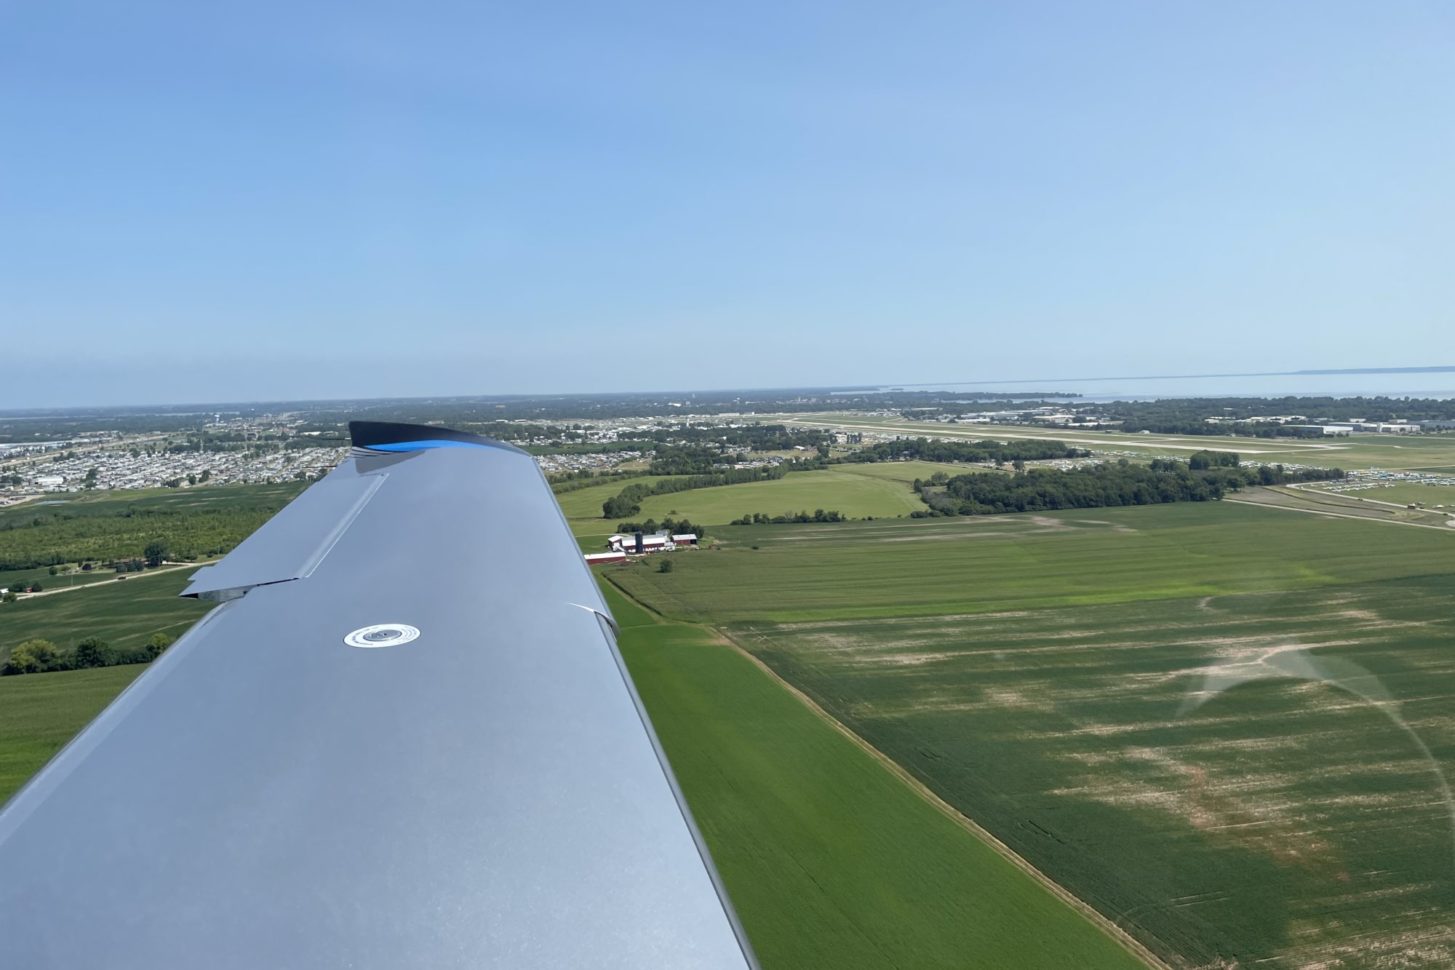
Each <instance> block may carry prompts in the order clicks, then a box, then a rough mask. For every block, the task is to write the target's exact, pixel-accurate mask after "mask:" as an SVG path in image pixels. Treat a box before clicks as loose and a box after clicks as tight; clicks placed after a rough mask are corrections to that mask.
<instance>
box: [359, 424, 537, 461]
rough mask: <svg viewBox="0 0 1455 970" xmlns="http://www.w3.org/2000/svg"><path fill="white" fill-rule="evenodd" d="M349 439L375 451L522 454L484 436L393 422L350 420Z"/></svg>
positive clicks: (510, 446)
mask: <svg viewBox="0 0 1455 970" xmlns="http://www.w3.org/2000/svg"><path fill="white" fill-rule="evenodd" d="M349 439H350V442H351V443H352V444H353V446H354V447H355V448H362V449H364V450H366V451H376V452H385V453H391V452H401V451H427V450H429V449H432V448H458V447H471V446H474V447H478V448H499V449H502V450H504V451H514V452H517V453H519V454H522V455H524V454H526V452H525V451H522V450H521V449H520V448H517V447H516V446H515V445H512V444H509V443H507V442H504V441H497V440H496V439H494V438H487V437H485V436H484V435H478V434H471V433H470V432H468V431H457V430H455V429H454V428H445V427H441V426H439V425H432V424H405V423H401V422H395V421H350V422H349Z"/></svg>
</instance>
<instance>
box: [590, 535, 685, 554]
mask: <svg viewBox="0 0 1455 970" xmlns="http://www.w3.org/2000/svg"><path fill="white" fill-rule="evenodd" d="M695 545H697V535H696V533H692V532H683V533H679V534H677V535H673V534H671V533H668V532H656V533H653V534H652V535H644V534H642V533H640V532H635V533H633V534H631V535H622V534H620V533H618V534H616V535H613V536H608V537H607V539H606V547H607V548H608V549H610V550H611V551H612V552H620V553H624V554H625V553H630V554H632V555H636V556H640V555H644V554H646V553H649V552H671V551H672V550H674V549H676V548H677V547H678V546H695Z"/></svg>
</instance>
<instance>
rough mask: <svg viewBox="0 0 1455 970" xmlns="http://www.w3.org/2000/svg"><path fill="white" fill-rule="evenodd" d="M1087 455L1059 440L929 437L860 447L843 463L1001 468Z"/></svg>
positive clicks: (1085, 452)
mask: <svg viewBox="0 0 1455 970" xmlns="http://www.w3.org/2000/svg"><path fill="white" fill-rule="evenodd" d="M1090 455H1091V452H1089V451H1086V450H1085V449H1083V448H1072V447H1070V446H1068V445H1067V444H1066V443H1065V442H1062V441H1052V440H1050V439H1047V438H1029V439H1020V440H1015V441H938V440H933V439H930V438H903V439H901V440H899V441H883V442H880V443H879V444H875V445H869V446H868V447H866V448H860V449H859V450H858V451H855V452H853V453H852V454H850V455H847V456H845V458H844V460H845V461H850V462H857V461H867V462H876V461H898V460H900V459H916V460H919V461H971V462H994V463H995V464H997V465H1003V464H1005V463H1006V462H1017V461H1047V460H1049V459H1052V458H1086V457H1088V456H1090Z"/></svg>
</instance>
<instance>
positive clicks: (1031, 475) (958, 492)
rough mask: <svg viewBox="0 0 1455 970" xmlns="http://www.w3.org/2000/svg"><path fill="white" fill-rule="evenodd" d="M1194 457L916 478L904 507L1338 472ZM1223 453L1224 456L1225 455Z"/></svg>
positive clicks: (1054, 505) (1174, 496)
mask: <svg viewBox="0 0 1455 970" xmlns="http://www.w3.org/2000/svg"><path fill="white" fill-rule="evenodd" d="M1193 458H1194V459H1196V460H1197V466H1196V467H1194V466H1193V464H1192V461H1188V462H1182V461H1177V460H1175V459H1156V460H1154V461H1152V462H1151V463H1150V464H1146V465H1141V464H1133V463H1132V462H1129V461H1127V460H1126V459H1121V460H1120V461H1117V462H1114V463H1102V464H1098V465H1091V466H1088V467H1083V468H1072V469H1066V470H1060V469H1051V468H1034V469H1031V470H1029V471H1024V472H1017V473H1015V474H1013V475H987V474H971V475H956V476H954V477H953V478H949V479H946V480H945V481H944V483H943V485H940V484H937V483H935V482H934V481H933V480H931V481H928V482H925V481H920V480H916V481H915V483H914V487H915V491H917V492H918V493H919V495H920V497H921V498H922V499H923V500H924V502H925V504H926V505H927V506H929V508H928V509H925V510H921V511H916V512H913V513H911V515H912V516H913V517H915V518H923V517H925V516H935V515H989V514H996V513H1003V512H1037V511H1049V510H1054V509H1083V508H1100V507H1103V506H1119V505H1156V504H1160V503H1164V502H1206V501H1213V500H1216V499H1220V498H1222V497H1223V496H1224V495H1225V494H1227V493H1228V492H1231V491H1237V490H1238V489H1241V488H1244V487H1247V486H1250V485H1281V484H1287V483H1291V482H1311V481H1328V480H1332V479H1340V478H1343V477H1344V472H1343V471H1342V470H1341V469H1338V468H1305V469H1298V470H1296V471H1291V470H1289V469H1287V468H1285V467H1284V466H1282V465H1271V466H1270V465H1262V466H1259V467H1258V468H1243V467H1241V466H1240V465H1239V464H1238V460H1237V456H1236V455H1232V454H1231V453H1228V452H1199V453H1198V455H1194V456H1193ZM1229 459H1231V462H1230V461H1229Z"/></svg>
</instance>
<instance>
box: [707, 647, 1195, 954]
mask: <svg viewBox="0 0 1455 970" xmlns="http://www.w3.org/2000/svg"><path fill="white" fill-rule="evenodd" d="M686 625H688V626H706V625H705V624H686ZM706 629H708V630H709V631H711V632H712V633H714V634H716V635H717V637H718V638H719V639H720V640H721V641H722V643H723V645H724V646H726V647H728V648H729V649H730V650H733V651H735V652H736V653H738V654H741V655H742V656H743V657H746V658H747V659H748V661H749V662H750V663H752V664H753V665H754V666H756V667H757V668H758V669H759V670H761V671H763V673H765V674H767V675H768V677H769V679H771V680H772V681H773V682H774V683H776V684H778V685H779V686H780V687H782V688H783V689H784V690H786V691H788V693H789V694H791V695H792V696H794V697H795V698H797V699H798V701H799V702H800V703H801V704H803V705H804V706H805V707H806V708H808V709H809V711H810V712H812V713H813V714H815V715H817V716H818V717H819V718H820V719H822V720H823V721H825V722H827V723H828V725H829V726H830V727H832V728H833V729H834V730H835V731H838V732H839V733H840V734H842V735H843V736H844V737H846V738H848V739H849V740H850V741H852V742H853V743H854V744H855V745H856V746H858V748H859V749H860V750H861V751H863V752H864V753H865V754H867V755H869V757H871V758H873V759H874V760H875V761H876V762H878V763H879V764H880V765H882V766H883V767H884V768H885V769H887V770H888V771H889V773H890V774H892V775H894V776H895V777H896V778H898V779H899V780H900V781H901V782H903V783H904V784H905V785H907V786H908V787H909V789H910V790H911V791H913V792H914V793H915V794H917V795H919V796H920V797H921V798H923V799H924V800H925V801H926V802H929V804H930V805H931V806H933V807H934V808H935V809H936V810H938V811H939V812H940V814H942V815H944V816H946V817H947V818H949V819H950V821H952V822H954V823H955V824H957V825H958V826H960V827H961V828H962V829H965V830H966V831H967V832H969V833H970V834H971V835H973V836H974V837H976V838H977V839H979V840H980V841H981V842H984V843H985V844H986V845H988V846H989V847H990V848H991V849H993V850H994V851H995V852H996V854H997V855H999V856H1001V857H1002V858H1004V859H1005V860H1006V861H1007V862H1009V863H1011V864H1012V865H1013V866H1015V867H1016V868H1017V869H1020V870H1021V871H1022V872H1024V873H1026V874H1027V875H1029V876H1030V877H1031V878H1032V879H1034V880H1035V881H1036V882H1038V883H1039V884H1040V885H1042V886H1043V887H1045V888H1046V889H1047V890H1049V891H1050V892H1051V894H1052V895H1053V896H1055V897H1056V898H1058V899H1060V900H1061V901H1062V902H1064V903H1066V904H1067V905H1068V906H1070V907H1071V908H1072V909H1074V910H1075V911H1076V912H1078V913H1080V914H1081V915H1082V916H1084V917H1086V918H1087V919H1088V920H1089V921H1090V922H1091V923H1092V925H1094V926H1096V927H1097V928H1098V929H1100V930H1102V931H1103V932H1105V933H1106V934H1107V935H1108V936H1110V937H1111V938H1112V939H1113V940H1115V941H1116V942H1117V943H1119V944H1121V946H1122V947H1123V948H1124V949H1126V950H1127V951H1129V952H1130V953H1131V954H1132V955H1133V956H1135V957H1137V958H1138V959H1139V960H1141V961H1142V962H1143V963H1146V964H1147V965H1148V966H1151V967H1155V968H1157V970H1172V967H1171V965H1170V964H1168V963H1167V962H1166V961H1164V960H1162V958H1160V957H1158V956H1157V955H1156V954H1155V953H1153V952H1152V951H1151V950H1149V949H1148V948H1147V946H1146V945H1145V944H1143V943H1142V942H1141V941H1140V940H1138V939H1136V938H1135V937H1133V936H1132V935H1131V934H1130V933H1128V932H1127V931H1126V930H1124V929H1122V928H1121V927H1120V926H1118V925H1117V924H1116V923H1115V922H1113V921H1112V919H1111V918H1110V917H1108V916H1106V915H1105V914H1104V913H1102V912H1101V911H1100V910H1098V909H1096V908H1095V907H1094V906H1092V905H1091V904H1090V903H1088V902H1086V900H1084V899H1082V898H1081V897H1080V896H1077V895H1076V894H1075V893H1073V892H1071V890H1069V889H1067V888H1066V887H1065V886H1063V885H1061V884H1060V883H1058V882H1056V881H1055V880H1054V879H1052V878H1051V877H1050V876H1048V875H1046V873H1044V872H1042V871H1041V870H1040V869H1038V868H1036V867H1035V866H1034V865H1032V864H1031V862H1030V861H1029V860H1028V859H1026V858H1025V857H1024V856H1022V855H1021V854H1020V853H1018V852H1016V851H1015V850H1014V849H1012V848H1011V847H1010V846H1008V845H1006V844H1005V843H1004V842H1002V841H1001V840H1000V839H998V838H996V836H995V835H994V833H992V832H991V831H990V830H989V829H986V828H985V827H984V826H982V825H981V824H980V823H979V822H977V821H975V820H974V819H973V818H971V817H970V816H968V815H966V814H965V813H964V812H962V811H960V810H959V809H958V808H956V807H955V806H953V805H951V804H950V803H949V802H947V801H945V800H944V799H943V798H941V797H940V796H939V795H937V794H935V792H934V791H933V790H932V789H931V788H930V787H929V786H928V785H926V784H925V783H924V782H922V781H920V780H919V779H918V778H916V777H915V776H914V775H912V774H910V773H909V771H908V770H906V769H905V768H904V766H902V765H901V764H900V763H899V762H897V761H895V760H894V759H893V758H891V757H889V755H887V754H885V753H884V752H883V751H880V750H879V749H878V748H876V747H875V746H874V745H872V744H870V743H869V742H868V741H867V740H865V739H864V738H863V737H861V736H860V735H859V734H857V733H856V732H855V731H854V730H853V729H852V728H850V727H849V726H848V725H846V724H844V723H843V722H842V721H840V720H839V719H838V718H836V717H834V716H833V715H832V714H830V713H829V712H828V711H826V710H824V708H823V707H821V706H819V704H818V702H817V701H815V700H814V699H813V698H812V697H810V696H808V694H806V693H805V692H804V691H802V690H800V689H799V688H798V687H796V686H794V685H793V684H791V683H789V682H788V681H787V680H784V679H783V677H781V676H779V674H778V672H777V671H775V670H774V669H773V668H772V667H770V666H768V664H767V663H765V662H764V661H763V660H761V659H760V658H758V657H757V656H754V654H753V652H752V651H751V650H748V649H747V648H746V647H744V646H743V645H742V644H741V643H739V642H738V641H737V639H735V638H734V637H733V635H732V634H730V633H727V632H726V631H724V630H721V629H719V628H718V627H714V626H706Z"/></svg>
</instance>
